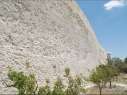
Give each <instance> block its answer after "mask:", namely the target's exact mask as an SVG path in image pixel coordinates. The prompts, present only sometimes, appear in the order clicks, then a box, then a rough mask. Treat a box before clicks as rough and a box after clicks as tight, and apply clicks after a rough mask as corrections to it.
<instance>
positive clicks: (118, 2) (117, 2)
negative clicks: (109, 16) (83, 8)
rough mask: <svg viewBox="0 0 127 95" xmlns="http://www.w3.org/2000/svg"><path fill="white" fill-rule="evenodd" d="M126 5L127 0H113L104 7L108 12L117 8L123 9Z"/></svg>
mask: <svg viewBox="0 0 127 95" xmlns="http://www.w3.org/2000/svg"><path fill="white" fill-rule="evenodd" d="M125 4H126V0H111V1H109V2H107V3H106V4H104V7H105V9H106V10H111V9H112V8H115V7H123V6H125Z"/></svg>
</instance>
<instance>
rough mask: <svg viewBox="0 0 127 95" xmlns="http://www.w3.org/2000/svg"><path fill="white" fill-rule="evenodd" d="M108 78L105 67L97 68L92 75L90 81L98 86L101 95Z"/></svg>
mask: <svg viewBox="0 0 127 95" xmlns="http://www.w3.org/2000/svg"><path fill="white" fill-rule="evenodd" d="M106 76H107V74H106V73H105V70H104V69H103V66H99V67H97V68H96V70H95V71H93V72H92V74H91V75H90V81H92V82H93V83H95V84H96V85H97V86H98V88H99V93H100V95H102V89H103V87H104V85H105V82H106Z"/></svg>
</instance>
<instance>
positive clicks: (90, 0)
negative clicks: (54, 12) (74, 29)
mask: <svg viewBox="0 0 127 95" xmlns="http://www.w3.org/2000/svg"><path fill="white" fill-rule="evenodd" d="M77 3H78V4H79V6H80V8H81V9H82V11H84V12H85V14H86V15H87V17H88V19H89V21H90V23H91V26H92V28H93V30H94V31H95V33H96V35H97V38H98V40H99V42H100V43H101V45H102V46H103V47H104V48H105V49H106V50H107V51H108V52H111V53H112V56H116V57H121V58H123V57H126V56H127V4H124V5H122V4H121V3H120V2H110V1H109V0H77ZM108 3H110V4H108ZM124 3H125V2H124ZM112 4H114V5H112ZM120 4H121V5H120ZM104 5H105V6H106V7H104Z"/></svg>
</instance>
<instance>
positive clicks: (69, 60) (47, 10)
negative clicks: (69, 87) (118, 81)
mask: <svg viewBox="0 0 127 95" xmlns="http://www.w3.org/2000/svg"><path fill="white" fill-rule="evenodd" d="M105 59H106V53H105V51H104V50H103V48H101V46H100V44H99V43H98V41H97V39H96V36H95V34H94V32H93V30H92V28H91V26H90V24H89V22H88V20H87V18H86V16H85V15H84V14H83V13H82V11H81V10H80V8H79V7H78V5H77V4H76V2H75V1H73V0H0V81H1V83H0V89H3V90H1V92H0V93H2V91H4V92H3V93H5V92H8V90H6V89H7V88H5V85H4V84H3V83H2V80H8V78H7V72H8V68H10V67H11V68H13V69H15V70H18V71H24V72H25V73H35V74H36V77H37V80H38V82H39V83H42V82H43V81H44V80H45V79H47V78H48V79H52V80H54V79H56V76H61V77H62V75H63V73H64V69H65V68H66V67H69V68H70V69H71V71H72V74H81V73H82V74H84V75H85V76H88V74H89V72H90V71H91V70H92V69H94V68H95V67H96V66H97V65H98V64H100V63H104V61H105Z"/></svg>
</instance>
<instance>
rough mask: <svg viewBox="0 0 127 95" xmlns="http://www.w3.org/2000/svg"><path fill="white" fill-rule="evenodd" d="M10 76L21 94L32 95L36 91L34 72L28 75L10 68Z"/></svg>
mask: <svg viewBox="0 0 127 95" xmlns="http://www.w3.org/2000/svg"><path fill="white" fill-rule="evenodd" d="M8 77H9V79H10V80H11V81H13V83H14V84H13V85H12V86H13V87H15V88H17V89H18V92H19V95H28V94H29V95H31V94H34V93H35V92H36V91H35V90H36V79H35V76H34V75H33V74H31V75H29V76H26V75H24V73H23V72H16V71H12V70H9V73H8Z"/></svg>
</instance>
